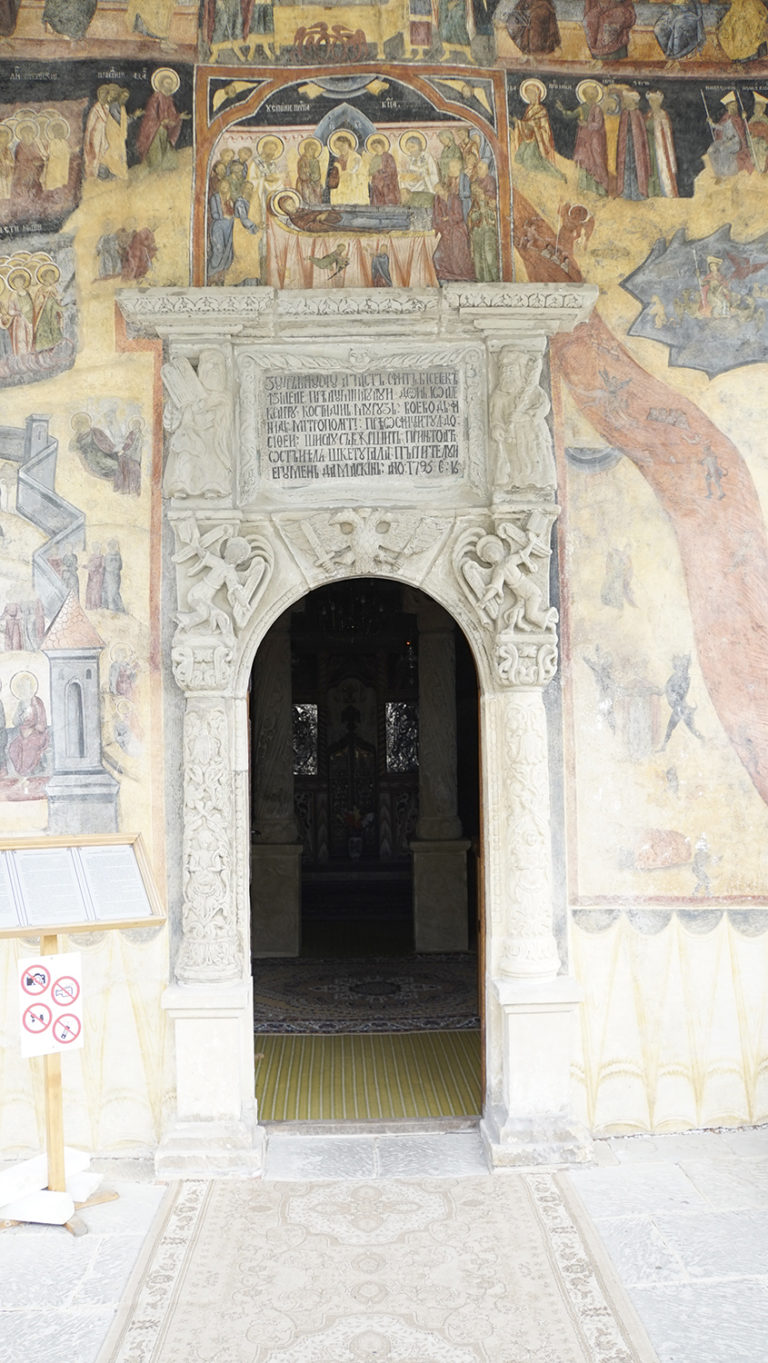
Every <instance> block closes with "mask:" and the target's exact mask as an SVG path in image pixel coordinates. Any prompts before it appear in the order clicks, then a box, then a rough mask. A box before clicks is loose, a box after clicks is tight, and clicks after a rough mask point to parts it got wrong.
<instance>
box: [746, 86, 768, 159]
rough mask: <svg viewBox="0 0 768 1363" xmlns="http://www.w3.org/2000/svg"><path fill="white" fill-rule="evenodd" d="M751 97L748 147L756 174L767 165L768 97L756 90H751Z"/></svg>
mask: <svg viewBox="0 0 768 1363" xmlns="http://www.w3.org/2000/svg"><path fill="white" fill-rule="evenodd" d="M752 98H753V100H754V106H753V110H752V117H751V118H750V120H749V123H748V124H747V130H748V132H749V148H750V151H751V153H752V158H753V160H754V163H755V170H756V171H757V172H758V174H761V175H764V174H765V170H766V166H768V116H767V115H766V112H765V107H766V105H767V104H768V98H766V96H765V95H761V94H759V93H758V91H757V90H754V91H753V94H752Z"/></svg>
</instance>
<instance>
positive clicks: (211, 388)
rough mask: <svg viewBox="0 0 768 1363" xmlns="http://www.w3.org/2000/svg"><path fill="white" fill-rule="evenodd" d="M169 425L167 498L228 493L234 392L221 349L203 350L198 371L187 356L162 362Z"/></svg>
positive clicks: (166, 468)
mask: <svg viewBox="0 0 768 1363" xmlns="http://www.w3.org/2000/svg"><path fill="white" fill-rule="evenodd" d="M163 385H164V387H165V390H166V393H167V401H166V404H165V411H164V416H163V420H164V424H165V426H166V430H168V431H169V433H170V442H169V450H168V460H167V463H166V466H165V476H164V478H163V492H164V493H165V495H166V497H226V496H227V495H228V494H229V492H230V483H231V476H232V395H231V392H230V387H229V380H228V378H227V361H226V356H225V355H224V354H223V352H222V351H220V350H216V349H215V348H213V347H210V348H208V349H206V350H203V351H202V352H201V354H200V358H199V360H198V363H197V371H195V369H194V368H193V366H192V364H191V363H190V361H189V360H188V359H187V357H186V356H185V355H175V356H174V357H173V358H172V359H171V360H170V361H169V362H168V364H165V365H163Z"/></svg>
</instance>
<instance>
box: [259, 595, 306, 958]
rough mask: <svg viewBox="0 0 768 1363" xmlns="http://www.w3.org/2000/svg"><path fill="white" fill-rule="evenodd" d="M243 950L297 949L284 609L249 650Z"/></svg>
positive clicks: (278, 952)
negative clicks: (252, 663)
mask: <svg viewBox="0 0 768 1363" xmlns="http://www.w3.org/2000/svg"><path fill="white" fill-rule="evenodd" d="M251 723H252V732H253V812H252V815H251V825H252V840H251V952H252V955H253V956H298V954H299V950H300V947H301V852H302V847H301V843H300V842H298V840H297V837H296V817H295V814H294V805H293V735H292V712H291V636H290V616H289V615H285V616H283V617H281V619H280V620H278V622H277V624H275V625H273V626H272V629H271V630H270V631H269V634H268V635H267V637H266V638H265V640H264V642H263V643H262V645H261V647H260V648H259V652H258V654H257V662H256V671H255V678H254V685H253V690H252V692H251Z"/></svg>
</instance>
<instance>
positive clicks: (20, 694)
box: [11, 672, 39, 700]
mask: <svg viewBox="0 0 768 1363" xmlns="http://www.w3.org/2000/svg"><path fill="white" fill-rule="evenodd" d="M20 683H21V685H20ZM38 687H39V682H38V680H37V677H36V676H35V674H34V672H15V673H14V674H13V676H12V677H11V691H12V692H13V694H14V696H15V697H16V699H17V700H31V699H32V697H33V696H35V695H37V691H38Z"/></svg>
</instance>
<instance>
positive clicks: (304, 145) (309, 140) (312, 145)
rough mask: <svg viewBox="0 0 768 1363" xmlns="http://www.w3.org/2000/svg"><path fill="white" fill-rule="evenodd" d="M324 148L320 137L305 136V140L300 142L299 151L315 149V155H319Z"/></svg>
mask: <svg viewBox="0 0 768 1363" xmlns="http://www.w3.org/2000/svg"><path fill="white" fill-rule="evenodd" d="M322 150H323V144H322V142H321V141H320V138H319V137H305V138H304V140H303V141H302V142H300V143H299V151H301V152H307V151H314V153H315V155H316V156H319V155H320V152H321V151H322Z"/></svg>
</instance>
